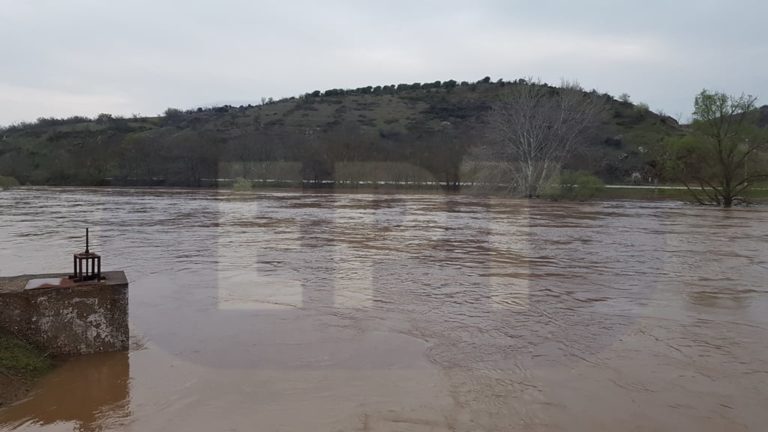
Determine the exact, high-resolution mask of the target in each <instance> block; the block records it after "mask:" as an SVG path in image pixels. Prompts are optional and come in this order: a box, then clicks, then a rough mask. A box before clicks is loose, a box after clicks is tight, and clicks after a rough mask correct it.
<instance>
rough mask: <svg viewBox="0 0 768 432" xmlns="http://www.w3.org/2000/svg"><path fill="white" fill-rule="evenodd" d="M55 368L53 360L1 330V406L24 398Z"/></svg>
mask: <svg viewBox="0 0 768 432" xmlns="http://www.w3.org/2000/svg"><path fill="white" fill-rule="evenodd" d="M52 368H53V361H52V360H51V359H50V358H48V357H46V356H45V354H43V353H42V352H40V351H38V350H37V349H35V348H34V347H32V346H31V345H29V344H27V343H26V342H24V341H21V340H20V339H18V338H16V337H14V336H12V335H10V334H8V333H5V332H0V407H3V406H6V405H9V404H11V403H13V402H15V401H17V400H19V399H21V398H23V397H24V396H25V395H26V394H27V393H28V392H29V390H30V389H31V387H32V385H33V384H34V383H35V381H37V380H38V379H40V378H41V377H42V376H43V375H45V374H46V373H47V372H49V371H50V370H51V369H52Z"/></svg>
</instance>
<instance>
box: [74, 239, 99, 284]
mask: <svg viewBox="0 0 768 432" xmlns="http://www.w3.org/2000/svg"><path fill="white" fill-rule="evenodd" d="M88 246H89V235H88V228H86V229H85V252H80V253H76V254H74V256H73V259H72V263H73V267H74V268H73V274H72V276H70V277H69V278H70V279H72V280H74V281H75V282H85V281H92V280H96V281H97V280H101V256H100V255H99V254H95V253H93V252H91V251H90V250H89V248H88Z"/></svg>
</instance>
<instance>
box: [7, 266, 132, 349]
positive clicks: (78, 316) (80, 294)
mask: <svg viewBox="0 0 768 432" xmlns="http://www.w3.org/2000/svg"><path fill="white" fill-rule="evenodd" d="M104 276H105V277H106V280H102V281H99V282H85V283H78V284H70V285H68V286H67V285H62V286H51V287H44V288H36V289H25V286H26V285H27V282H29V281H30V280H33V279H41V278H62V277H66V276H65V275H25V276H17V277H13V278H0V328H3V329H6V330H7V331H10V332H12V333H13V334H15V335H16V336H18V337H20V338H23V339H25V340H27V341H28V342H30V343H32V344H34V345H37V346H38V347H39V348H41V349H43V350H46V351H48V352H50V353H53V354H89V353H94V352H108V351H124V350H127V349H128V344H129V332H128V281H127V280H126V278H125V274H124V273H123V272H106V273H104Z"/></svg>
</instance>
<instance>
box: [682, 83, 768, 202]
mask: <svg viewBox="0 0 768 432" xmlns="http://www.w3.org/2000/svg"><path fill="white" fill-rule="evenodd" d="M756 100H757V99H756V98H755V97H753V96H748V95H743V94H742V95H741V96H731V95H727V94H725V93H721V92H710V91H708V90H703V91H702V92H701V93H699V94H698V95H697V96H696V100H695V102H694V114H693V116H694V121H693V124H692V126H691V131H690V133H689V134H687V135H686V136H684V137H681V138H677V139H673V140H671V141H670V142H669V146H668V148H667V151H668V152H669V154H668V155H667V165H668V166H667V169H668V170H669V171H670V172H671V174H672V175H673V176H674V177H675V178H677V179H678V180H679V181H681V182H682V183H683V184H684V185H685V186H686V188H687V189H688V190H689V191H690V193H691V195H692V196H693V199H694V200H696V202H698V203H699V204H706V205H717V206H722V207H726V208H727V207H731V206H732V205H734V204H737V203H739V202H743V201H745V199H744V193H745V192H747V191H748V190H749V188H750V187H752V186H753V185H754V182H755V181H757V180H760V179H764V178H768V169H766V165H765V164H764V163H763V162H764V161H763V158H764V157H765V155H764V154H763V153H762V151H763V150H765V149H766V146H767V145H768V138H767V137H766V135H765V132H764V131H762V130H760V129H759V128H758V127H757V115H758V112H757V110H756V109H755V102H756Z"/></svg>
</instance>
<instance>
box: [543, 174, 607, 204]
mask: <svg viewBox="0 0 768 432" xmlns="http://www.w3.org/2000/svg"><path fill="white" fill-rule="evenodd" d="M604 188H605V185H604V184H603V182H602V180H600V179H599V178H597V177H595V176H594V175H592V174H590V173H589V172H586V171H563V172H562V173H561V174H560V178H559V179H556V180H555V181H554V182H552V184H551V185H550V186H549V187H547V188H546V189H545V191H544V194H543V195H544V196H545V197H546V198H550V199H553V200H568V201H587V200H589V199H592V198H594V197H595V196H596V195H597V194H598V193H599V192H600V191H602V190H603V189H604Z"/></svg>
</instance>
